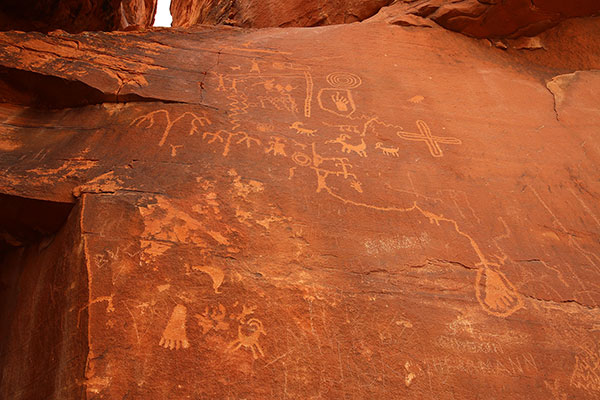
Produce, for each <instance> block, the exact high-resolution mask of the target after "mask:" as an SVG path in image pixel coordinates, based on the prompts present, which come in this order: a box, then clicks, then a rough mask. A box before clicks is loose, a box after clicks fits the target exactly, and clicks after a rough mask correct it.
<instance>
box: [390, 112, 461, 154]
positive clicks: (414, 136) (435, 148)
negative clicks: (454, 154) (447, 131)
mask: <svg viewBox="0 0 600 400" xmlns="http://www.w3.org/2000/svg"><path fill="white" fill-rule="evenodd" d="M417 128H419V133H414V132H405V131H398V132H396V134H397V135H398V136H399V137H401V138H402V139H405V140H414V141H419V142H425V144H426V145H427V147H428V148H429V152H430V153H431V155H432V156H434V157H443V156H444V152H443V151H442V149H441V148H440V145H439V143H443V144H462V141H461V140H460V139H457V138H453V137H441V136H433V135H432V134H431V129H429V126H427V124H426V123H425V121H422V120H418V121H417Z"/></svg>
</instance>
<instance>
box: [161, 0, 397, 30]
mask: <svg viewBox="0 0 600 400" xmlns="http://www.w3.org/2000/svg"><path fill="white" fill-rule="evenodd" d="M390 3H392V0H335V1H323V0H318V1H317V0H312V1H306V0H291V1H277V0H261V1H254V0H252V1H229V0H172V1H171V15H172V16H173V25H172V26H174V27H190V26H193V25H196V24H209V25H216V24H225V25H234V26H243V27H253V28H264V27H275V26H281V27H285V26H288V27H291V26H317V25H331V24H345V23H350V22H356V21H362V20H364V19H367V18H369V17H371V16H372V15H374V14H375V13H377V11H379V9H380V8H381V7H383V6H386V5H388V4H390Z"/></svg>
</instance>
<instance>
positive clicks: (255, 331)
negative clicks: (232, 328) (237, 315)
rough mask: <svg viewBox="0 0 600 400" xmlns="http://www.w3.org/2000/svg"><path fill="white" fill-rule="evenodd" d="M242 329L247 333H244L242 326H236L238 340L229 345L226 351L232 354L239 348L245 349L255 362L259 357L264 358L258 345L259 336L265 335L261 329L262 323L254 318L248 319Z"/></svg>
mask: <svg viewBox="0 0 600 400" xmlns="http://www.w3.org/2000/svg"><path fill="white" fill-rule="evenodd" d="M244 327H245V329H244V330H246V331H247V332H249V333H244V331H243V330H242V325H240V326H238V338H237V339H236V340H234V341H232V342H231V343H230V344H229V346H228V347H227V351H229V352H234V351H236V350H239V348H240V347H244V348H246V349H250V351H251V352H252V357H253V358H254V359H255V360H256V359H258V357H259V355H260V356H261V357H264V355H265V353H264V352H263V350H262V348H261V347H260V344H259V343H258V339H259V338H260V335H266V334H267V332H266V331H265V329H264V328H263V324H262V322H261V321H260V320H258V319H256V318H250V319H249V320H248V322H246V324H245V325H244Z"/></svg>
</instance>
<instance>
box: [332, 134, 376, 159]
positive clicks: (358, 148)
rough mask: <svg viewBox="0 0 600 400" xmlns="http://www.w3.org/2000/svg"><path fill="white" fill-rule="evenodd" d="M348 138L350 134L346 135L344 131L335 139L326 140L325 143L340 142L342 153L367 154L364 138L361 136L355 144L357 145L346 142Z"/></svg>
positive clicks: (364, 155)
mask: <svg viewBox="0 0 600 400" xmlns="http://www.w3.org/2000/svg"><path fill="white" fill-rule="evenodd" d="M348 139H350V136H348V135H346V134H345V133H342V134H341V135H340V136H338V137H337V138H336V139H335V140H328V141H326V142H325V143H339V144H341V145H342V152H343V153H350V152H354V153H356V154H358V155H359V156H361V157H366V156H367V152H366V151H365V150H366V149H367V144H366V143H365V140H364V139H363V138H361V139H360V144H357V145H353V144H350V143H347V142H346V140H348Z"/></svg>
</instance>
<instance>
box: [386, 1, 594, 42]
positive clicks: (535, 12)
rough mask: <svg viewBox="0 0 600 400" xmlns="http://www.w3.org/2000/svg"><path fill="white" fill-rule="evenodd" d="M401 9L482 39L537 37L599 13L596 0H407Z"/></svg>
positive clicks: (400, 6)
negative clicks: (552, 28) (570, 21)
mask: <svg viewBox="0 0 600 400" xmlns="http://www.w3.org/2000/svg"><path fill="white" fill-rule="evenodd" d="M398 7H399V8H404V9H405V10H406V12H407V13H409V14H415V15H419V16H422V17H428V18H431V19H432V20H434V21H435V22H437V23H438V24H440V25H441V26H443V27H445V28H447V29H450V30H453V31H456V32H461V33H464V34H467V35H469V36H474V37H479V38H483V37H519V36H534V35H537V34H538V33H541V32H543V31H545V30H547V29H548V28H550V27H552V26H555V25H556V24H558V23H559V22H561V21H563V20H565V19H567V18H572V17H585V16H590V15H595V14H598V13H600V3H599V2H598V1H596V0H570V1H564V0H458V1H456V0H404V1H402V2H399V3H398Z"/></svg>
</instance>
